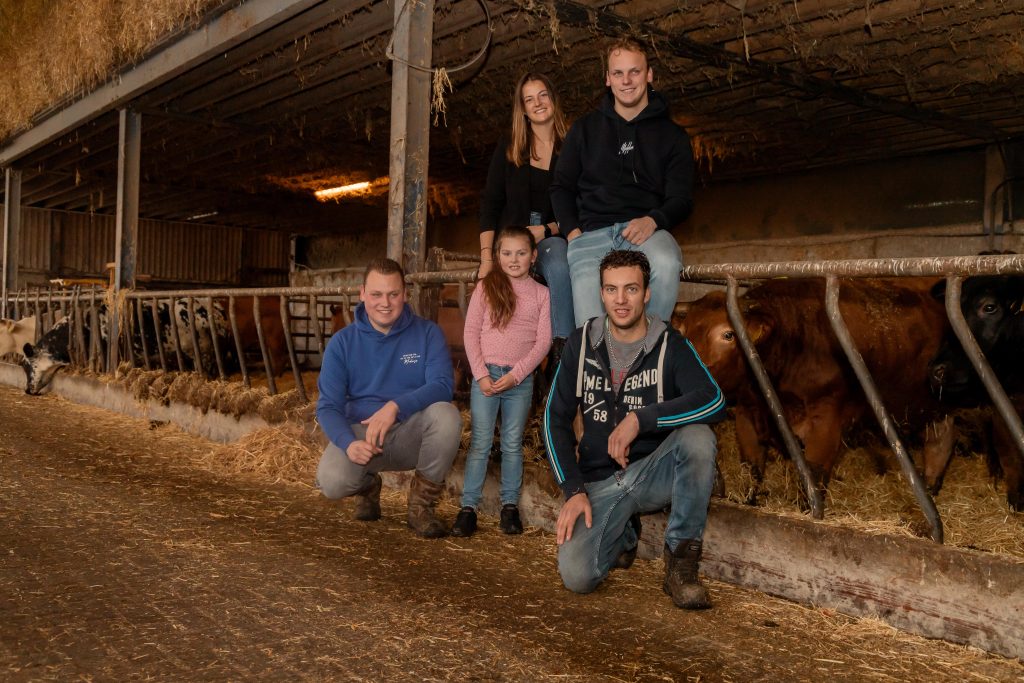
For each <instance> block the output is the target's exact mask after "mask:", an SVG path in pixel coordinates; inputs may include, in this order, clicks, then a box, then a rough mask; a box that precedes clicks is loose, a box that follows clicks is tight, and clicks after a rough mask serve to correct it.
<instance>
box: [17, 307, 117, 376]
mask: <svg viewBox="0 0 1024 683" xmlns="http://www.w3.org/2000/svg"><path fill="white" fill-rule="evenodd" d="M97 313H98V315H97V321H98V323H99V328H100V339H101V340H102V342H103V343H104V344H105V343H106V341H107V329H108V328H107V310H106V306H103V305H101V306H99V307H98V310H97ZM91 318H92V316H90V315H84V316H83V318H82V333H83V341H84V343H85V347H84V348H85V349H88V348H90V341H91V338H92V334H93V330H92V327H93V326H92V319H91ZM100 348H101V349H102V348H103V344H101V345H100ZM21 350H22V355H23V356H24V357H23V358H22V360H21V367H22V369H24V371H25V393H26V394H30V395H32V396H38V395H39V394H40V393H42V392H43V391H44V390H45V389H46V388H47V387H49V386H50V383H51V382H53V378H54V377H55V376H56V374H57V371H58V370H60V369H61V368H63V367H65V366H66V365H69V364H70V363H71V319H70V318H63V319H61V320H60V321H59V322H58V323H57V324H55V325H54V326H53V327H51V328H50V330H49V331H48V332H47V333H46V334H44V335H43V336H42V337H40V339H39V341H38V342H37V343H36V344H34V345H33V344H31V343H25V344H24V345H23V346H22V349H21Z"/></svg>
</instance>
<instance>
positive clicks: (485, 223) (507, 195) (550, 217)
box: [480, 136, 558, 232]
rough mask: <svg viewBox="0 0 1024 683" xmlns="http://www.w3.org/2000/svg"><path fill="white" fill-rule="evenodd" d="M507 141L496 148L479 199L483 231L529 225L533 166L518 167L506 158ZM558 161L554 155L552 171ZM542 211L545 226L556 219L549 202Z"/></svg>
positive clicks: (481, 228) (503, 139)
mask: <svg viewBox="0 0 1024 683" xmlns="http://www.w3.org/2000/svg"><path fill="white" fill-rule="evenodd" d="M506 149H508V138H506V137H504V136H502V138H501V139H500V140H498V146H497V147H495V148H494V155H493V156H492V157H491V165H490V168H489V169H488V170H487V185H486V186H485V187H484V194H483V196H482V197H481V198H480V232H487V231H488V230H494V231H495V232H497V231H498V230H500V229H501V228H504V227H506V226H509V225H529V224H530V208H531V207H530V165H529V164H523V165H522V166H516V165H515V164H513V163H512V162H511V161H509V160H508V159H506V158H505V150H506ZM557 162H558V154H557V153H555V154H552V155H551V170H552V171H554V169H555V164H556V163H557ZM540 209H541V218H542V219H543V221H544V225H547V224H548V223H551V222H552V221H554V220H555V213H554V211H552V210H551V202H550V200H548V201H546V202H545V205H544V206H543V207H540Z"/></svg>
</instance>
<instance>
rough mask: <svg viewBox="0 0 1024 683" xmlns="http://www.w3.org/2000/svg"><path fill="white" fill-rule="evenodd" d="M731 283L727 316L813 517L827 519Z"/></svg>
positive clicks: (733, 280)
mask: <svg viewBox="0 0 1024 683" xmlns="http://www.w3.org/2000/svg"><path fill="white" fill-rule="evenodd" d="M727 283H728V289H727V292H726V298H725V306H726V314H727V315H728V316H729V323H730V324H731V325H732V328H733V330H734V331H735V332H736V340H737V341H738V342H739V343H740V349H742V350H743V355H744V356H745V357H746V359H747V363H748V364H749V365H750V369H751V370H752V371H753V372H754V377H755V378H756V379H757V384H758V386H759V387H760V388H761V394H762V395H763V396H764V400H765V402H766V403H767V404H768V408H769V410H771V413H772V417H773V418H774V419H775V426H776V427H778V429H779V434H781V435H782V443H783V445H784V446H785V447H786V452H787V453H789V457H790V458H791V459H792V460H793V464H794V465H796V469H797V471H798V472H799V473H800V480H801V481H802V482H803V485H804V493H805V494H806V495H807V504H808V505H810V507H811V516H812V517H813V518H814V519H822V518H823V517H824V516H825V502H824V500H823V496H822V491H821V487H820V486H818V480H817V479H816V478H815V477H814V474H813V473H812V472H811V469H810V468H809V467H808V466H807V461H806V460H804V452H803V449H802V448H800V444H799V443H798V442H797V440H796V436H794V435H793V430H792V429H790V428H789V423H788V422H786V416H785V414H784V413H783V411H782V402H781V401H780V400H779V395H778V393H776V391H775V387H773V386H772V382H771V379H769V377H768V372H767V371H766V370H765V369H764V365H763V364H762V363H761V356H760V354H758V352H757V348H756V347H755V346H754V344H753V342H751V341H750V335H749V334H747V326H746V324H745V323H744V322H743V315H742V314H741V313H740V307H739V304H738V303H737V300H736V292H737V283H736V278H735V277H733V276H732V275H729V276H728V278H727Z"/></svg>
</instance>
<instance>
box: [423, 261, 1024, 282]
mask: <svg viewBox="0 0 1024 683" xmlns="http://www.w3.org/2000/svg"><path fill="white" fill-rule="evenodd" d="M1011 273H1024V255H1020V254H1000V255H993V256H942V257H928V258H897V259H882V258H879V259H848V260H841V261H779V262H776V263H722V264H715V265H694V266H686V267H684V268H683V270H682V273H681V278H682V279H683V280H686V281H702V280H703V281H712V282H724V281H725V279H726V277H728V276H732V277H734V278H737V279H740V278H752V279H760V280H764V279H768V278H773V277H825V276H828V275H838V276H840V277H908V276H921V277H927V276H932V277H945V276H948V275H961V276H964V277H967V276H970V275H1003V274H1011ZM430 275H432V273H431V274H430ZM413 277H416V275H410V276H409V278H413Z"/></svg>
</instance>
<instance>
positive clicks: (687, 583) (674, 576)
mask: <svg viewBox="0 0 1024 683" xmlns="http://www.w3.org/2000/svg"><path fill="white" fill-rule="evenodd" d="M701 546H702V543H701V541H700V540H699V539H684V540H682V541H680V542H679V545H678V546H676V549H675V551H674V552H673V550H672V549H671V548H669V547H668V543H666V544H665V583H664V584H662V588H663V589H664V590H665V592H666V593H668V594H669V595H670V596H672V602H674V603H675V605H676V607H679V608H681V609H707V608H709V607H711V600H710V599H709V598H708V589H707V588H705V587H704V584H702V583H701V582H700V579H699V578H698V577H697V566H698V565H699V564H700V555H701Z"/></svg>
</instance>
